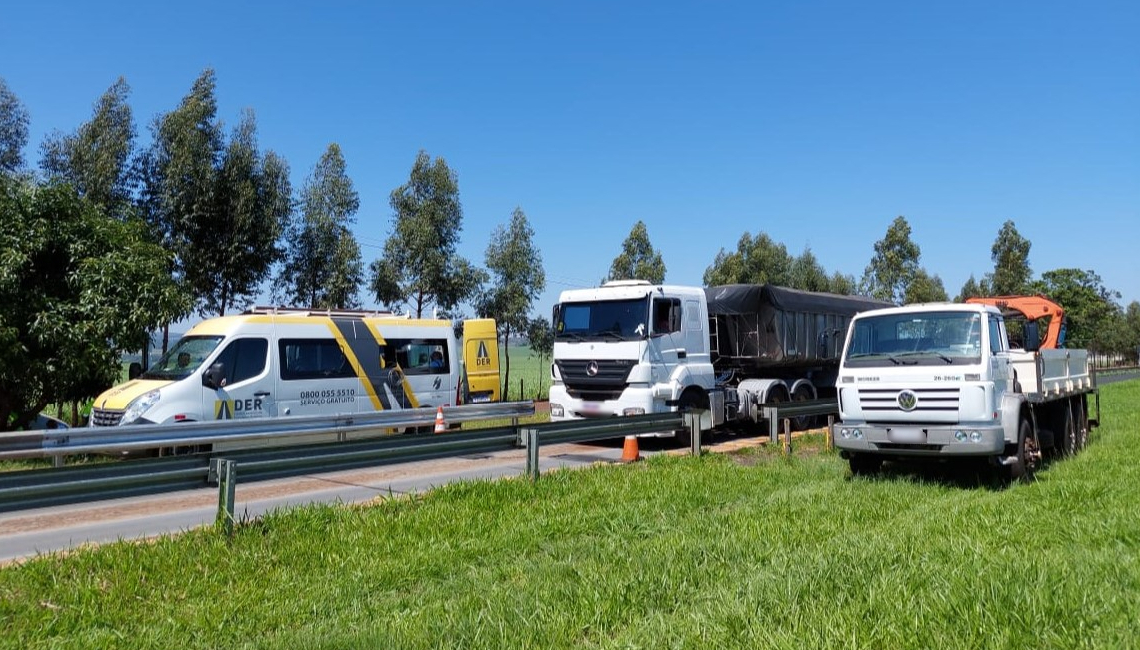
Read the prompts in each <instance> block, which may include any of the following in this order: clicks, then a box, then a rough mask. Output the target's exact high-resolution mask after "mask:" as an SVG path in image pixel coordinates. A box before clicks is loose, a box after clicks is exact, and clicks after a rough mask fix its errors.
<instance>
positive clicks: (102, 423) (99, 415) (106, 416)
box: [91, 408, 123, 427]
mask: <svg viewBox="0 0 1140 650" xmlns="http://www.w3.org/2000/svg"><path fill="white" fill-rule="evenodd" d="M122 419H123V412H122V411H116V410H113V409H101V408H94V409H91V426H93V427H115V426H118V425H119V421H120V420H122Z"/></svg>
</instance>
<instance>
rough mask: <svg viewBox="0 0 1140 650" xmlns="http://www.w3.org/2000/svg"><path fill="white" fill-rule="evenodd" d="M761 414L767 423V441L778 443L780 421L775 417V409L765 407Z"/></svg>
mask: <svg viewBox="0 0 1140 650" xmlns="http://www.w3.org/2000/svg"><path fill="white" fill-rule="evenodd" d="M763 413H764V419H765V420H767V421H768V439H769V440H771V442H772V444H776V443H777V442H780V420H779V418H778V417H777V416H776V407H774V406H765V407H764V410H763Z"/></svg>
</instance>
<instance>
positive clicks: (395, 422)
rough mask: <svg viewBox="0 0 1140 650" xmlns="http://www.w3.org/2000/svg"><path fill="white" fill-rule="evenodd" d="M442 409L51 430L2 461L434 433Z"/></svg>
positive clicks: (513, 412)
mask: <svg viewBox="0 0 1140 650" xmlns="http://www.w3.org/2000/svg"><path fill="white" fill-rule="evenodd" d="M435 415H436V408H434V407H433V408H418V409H405V410H399V411H375V412H367V413H345V414H339V415H303V416H295V417H286V418H251V419H238V420H213V421H209V422H186V423H182V424H172V425H155V424H133V425H125V426H118V427H83V428H74V429H45V430H41V431H25V432H16V433H3V434H0V459H19V458H45V457H58V456H71V455H79V454H94V453H130V452H136V451H147V450H152V449H166V448H178V447H197V446H204V445H216V444H223V443H250V442H255V441H258V442H261V441H270V442H282V443H284V442H285V441H287V440H288V439H289V438H293V437H296V436H299V435H335V436H337V437H338V439H339V440H346V439H347V438H348V437H349V436H352V435H355V436H365V435H380V434H383V433H384V432H386V431H389V430H393V429H414V428H419V429H424V428H426V429H427V430H430V428H431V427H432V426H433V424H434V423H435ZM530 415H534V403H533V402H505V403H500V404H470V405H465V406H450V407H448V406H445V407H443V416H444V419H446V420H447V421H448V422H470V421H478V420H489V419H502V418H511V419H517V418H520V417H526V416H530Z"/></svg>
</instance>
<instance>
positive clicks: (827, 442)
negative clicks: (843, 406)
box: [823, 415, 835, 451]
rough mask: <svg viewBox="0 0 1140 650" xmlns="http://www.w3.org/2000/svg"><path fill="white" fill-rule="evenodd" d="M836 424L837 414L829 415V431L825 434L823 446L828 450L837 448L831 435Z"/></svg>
mask: <svg viewBox="0 0 1140 650" xmlns="http://www.w3.org/2000/svg"><path fill="white" fill-rule="evenodd" d="M833 426H835V416H834V415H828V416H827V431H826V432H825V433H824V435H823V448H824V450H826V451H831V450H832V449H834V448H835V440H834V439H832V437H831V427H833Z"/></svg>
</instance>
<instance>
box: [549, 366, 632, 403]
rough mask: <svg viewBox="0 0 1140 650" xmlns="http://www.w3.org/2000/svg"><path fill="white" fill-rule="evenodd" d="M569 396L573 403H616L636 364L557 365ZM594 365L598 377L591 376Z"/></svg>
mask: <svg viewBox="0 0 1140 650" xmlns="http://www.w3.org/2000/svg"><path fill="white" fill-rule="evenodd" d="M555 363H556V364H558V372H559V374H561V375H562V383H563V384H564V385H565V386H566V392H567V393H569V394H570V396H571V397H573V398H574V399H584V400H589V401H596V402H603V401H605V400H610V399H617V398H618V397H620V396H621V394H622V391H624V390H625V387H626V386H627V385H628V383H629V382H628V380H629V373H630V371H631V370H632V369H633V365H634V361H633V360H626V359H621V360H612V361H611V360H606V361H591V360H589V359H563V360H560V361H555ZM592 364H596V365H597V373H596V374H594V375H590V373H589V369H590V367H591V365H592Z"/></svg>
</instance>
